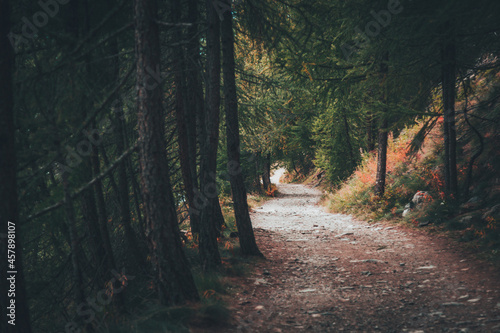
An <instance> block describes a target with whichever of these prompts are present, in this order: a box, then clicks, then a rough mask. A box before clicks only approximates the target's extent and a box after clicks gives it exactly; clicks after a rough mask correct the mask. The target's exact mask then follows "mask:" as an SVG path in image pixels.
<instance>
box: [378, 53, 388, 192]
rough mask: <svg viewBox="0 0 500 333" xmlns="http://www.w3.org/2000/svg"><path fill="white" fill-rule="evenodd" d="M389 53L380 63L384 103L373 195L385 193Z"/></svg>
mask: <svg viewBox="0 0 500 333" xmlns="http://www.w3.org/2000/svg"><path fill="white" fill-rule="evenodd" d="M388 61H389V54H388V53H385V54H384V57H383V59H382V63H381V65H380V73H381V77H382V84H381V86H382V89H383V92H382V102H383V103H384V109H385V110H384V112H383V114H382V115H381V121H380V129H379V133H378V152H377V179H376V182H375V195H376V196H378V197H381V196H383V195H384V193H385V176H386V169H387V138H388V136H389V129H388V121H387V117H388V115H387V110H386V108H387V74H388V72H389V65H388V63H387V62H388Z"/></svg>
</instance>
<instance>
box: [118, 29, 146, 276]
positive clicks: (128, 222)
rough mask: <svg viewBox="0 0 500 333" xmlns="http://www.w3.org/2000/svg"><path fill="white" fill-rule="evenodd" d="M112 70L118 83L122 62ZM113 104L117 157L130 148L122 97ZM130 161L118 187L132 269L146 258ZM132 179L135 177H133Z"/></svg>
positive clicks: (121, 171)
mask: <svg viewBox="0 0 500 333" xmlns="http://www.w3.org/2000/svg"><path fill="white" fill-rule="evenodd" d="M118 50H119V48H118V39H117V38H115V39H113V40H112V41H111V44H110V53H111V54H118V53H119V51H118ZM110 65H111V68H112V76H113V79H114V80H115V81H116V82H117V81H118V79H119V77H120V62H119V59H118V60H113V61H112V63H111V64H110ZM115 101H116V102H115V103H114V104H113V115H114V117H113V123H114V128H115V129H116V132H115V133H116V150H117V155H118V156H120V155H121V154H123V152H124V151H125V149H126V147H128V143H127V137H126V133H125V115H124V112H123V105H122V100H121V96H118V97H117V98H116V100H115ZM129 160H130V156H128V157H127V158H126V159H125V160H124V161H123V162H122V163H120V164H119V165H118V167H117V176H118V185H117V191H116V193H117V196H118V200H119V202H120V219H121V224H122V225H123V229H124V232H125V238H126V240H127V245H128V246H127V248H128V250H129V251H128V252H129V257H130V258H131V259H132V260H127V261H126V262H131V265H130V266H131V267H140V266H141V265H143V264H144V262H145V261H144V260H145V258H146V256H145V254H144V251H143V247H142V246H140V245H141V244H142V243H141V244H139V240H138V238H137V236H136V234H135V231H134V228H133V227H132V218H131V215H130V196H129V191H130V187H129V182H128V179H127V163H128V162H129ZM132 177H134V176H133V175H132Z"/></svg>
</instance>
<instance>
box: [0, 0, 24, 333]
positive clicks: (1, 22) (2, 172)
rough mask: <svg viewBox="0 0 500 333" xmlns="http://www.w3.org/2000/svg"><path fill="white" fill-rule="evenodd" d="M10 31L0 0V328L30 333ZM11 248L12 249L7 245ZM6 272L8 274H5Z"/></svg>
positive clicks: (5, 3)
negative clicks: (11, 314) (11, 225)
mask: <svg viewBox="0 0 500 333" xmlns="http://www.w3.org/2000/svg"><path fill="white" fill-rule="evenodd" d="M9 32H10V6H9V1H8V0H0V77H1V80H0V101H1V102H0V128H1V130H0V184H2V185H1V186H0V228H1V229H0V256H1V258H0V269H1V271H2V273H1V274H2V278H1V279H0V293H1V294H2V295H1V296H0V306H1V308H2V317H3V318H2V320H1V321H0V331H2V332H6V333H14V332H16V333H30V332H31V323H30V316H29V307H28V303H27V297H26V287H25V281H24V267H23V257H22V240H21V231H22V230H21V225H20V223H19V211H18V209H19V208H18V202H17V178H16V177H17V176H16V166H17V161H16V147H15V128H14V92H13V78H12V76H13V68H14V53H13V49H12V46H11V45H10V43H9V39H8V38H7V35H8V34H9ZM9 222H11V223H15V230H16V233H15V249H14V251H15V253H14V255H15V262H14V267H13V268H12V267H10V265H11V264H12V262H8V261H7V258H8V255H12V252H11V253H8V250H9V249H8V245H9V241H8V240H9V239H11V238H9V237H11V236H8V230H9V229H8V228H9ZM11 250H12V249H11ZM8 271H17V274H15V275H16V277H15V279H16V280H15V283H16V295H15V297H14V298H8V297H7V295H8V290H9V289H10V285H9V281H8V280H7V278H6V277H4V274H7V273H6V272H8ZM9 275H10V274H9ZM13 299H14V300H15V308H16V309H15V311H16V317H15V326H14V325H11V324H8V323H7V321H8V320H10V318H9V317H7V313H9V312H10V311H8V310H7V307H8V306H10V300H13Z"/></svg>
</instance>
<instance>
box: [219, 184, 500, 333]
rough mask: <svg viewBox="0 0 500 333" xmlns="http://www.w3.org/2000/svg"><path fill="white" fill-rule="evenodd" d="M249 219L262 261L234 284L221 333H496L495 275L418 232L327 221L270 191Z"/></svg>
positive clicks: (313, 205)
mask: <svg viewBox="0 0 500 333" xmlns="http://www.w3.org/2000/svg"><path fill="white" fill-rule="evenodd" d="M278 188H279V192H280V193H281V197H279V198H276V199H273V200H270V201H268V202H266V203H265V204H264V205H263V206H262V207H260V208H258V209H256V210H255V212H253V213H252V221H253V224H254V228H255V232H256V237H257V242H258V245H259V247H260V249H261V251H262V252H263V254H264V255H265V256H266V260H263V261H258V262H257V263H256V264H252V265H253V268H254V272H253V273H252V274H251V276H249V277H247V278H238V279H237V280H236V281H233V283H234V285H237V286H239V287H238V292H237V293H236V295H233V296H232V298H231V304H230V308H231V310H232V313H233V317H232V321H231V325H232V326H231V327H230V328H224V329H219V330H218V331H224V332H342V331H347V332H500V274H499V272H498V270H496V269H494V268H493V267H492V266H491V265H489V264H487V263H484V262H481V261H479V260H478V259H476V258H475V257H474V256H473V255H471V254H467V253H465V252H464V251H463V250H461V249H460V248H459V247H458V245H457V244H454V243H453V242H452V241H450V240H448V239H446V238H445V237H441V236H434V235H429V234H428V233H426V232H424V231H422V230H414V229H410V228H407V227H404V226H395V225H388V224H382V223H377V224H369V223H367V222H363V221H358V220H356V219H354V218H353V217H350V216H347V215H340V214H330V213H327V212H325V211H324V210H323V208H322V207H320V206H319V205H318V201H319V199H320V196H321V192H320V191H318V190H316V189H312V188H309V187H306V186H303V185H292V184H284V185H279V187H278Z"/></svg>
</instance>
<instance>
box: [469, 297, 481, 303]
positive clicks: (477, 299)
mask: <svg viewBox="0 0 500 333" xmlns="http://www.w3.org/2000/svg"><path fill="white" fill-rule="evenodd" d="M480 300H481V298H472V299H469V300H467V302H469V303H477V302H479V301H480Z"/></svg>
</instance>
